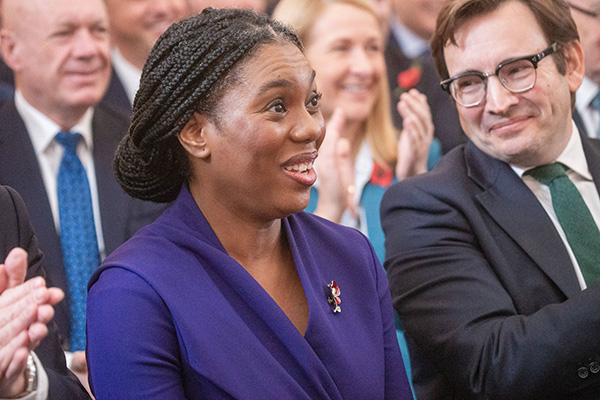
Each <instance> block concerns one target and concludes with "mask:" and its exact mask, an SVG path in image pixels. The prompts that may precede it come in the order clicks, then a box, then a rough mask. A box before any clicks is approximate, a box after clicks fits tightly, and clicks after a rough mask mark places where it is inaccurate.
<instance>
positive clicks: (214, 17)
mask: <svg viewBox="0 0 600 400" xmlns="http://www.w3.org/2000/svg"><path fill="white" fill-rule="evenodd" d="M278 41H279V42H281V43H286V42H287V43H292V44H294V45H296V46H297V47H298V48H299V49H300V50H301V51H302V45H301V44H300V41H299V40H298V38H297V36H296V35H295V34H294V33H293V32H292V31H291V30H290V28H288V27H286V26H284V25H283V24H281V23H279V22H277V21H274V20H270V19H269V17H268V16H266V15H259V14H256V13H254V12H253V11H250V10H241V9H222V10H214V9H211V8H207V9H205V10H204V11H202V13H201V14H198V15H195V16H192V17H189V18H187V19H183V20H181V21H180V22H178V23H176V24H173V25H172V26H171V27H169V29H167V31H166V32H165V33H164V34H163V35H162V36H161V37H160V38H159V39H158V41H157V42H156V44H155V45H154V47H153V49H152V51H151V52H150V55H149V56H148V59H147V60H146V64H145V65H144V69H143V71H142V77H141V80H140V87H139V89H138V92H137V94H136V96H135V100H134V102H133V117H132V122H131V125H130V127H129V131H128V133H127V135H126V136H125V137H124V138H123V140H122V141H121V143H120V144H119V147H118V149H117V153H116V156H115V159H114V164H113V168H114V172H115V176H116V179H117V181H118V182H119V184H120V185H121V186H122V187H123V189H124V190H125V191H126V192H127V193H129V194H130V195H131V196H133V197H137V198H140V199H143V200H151V201H155V202H170V201H173V200H174V199H175V198H176V197H177V194H178V193H179V191H180V189H181V187H182V185H183V184H184V183H186V182H187V180H188V179H189V177H190V175H191V167H190V162H189V160H188V156H187V152H186V151H185V149H184V148H183V146H181V144H180V143H179V140H178V139H177V135H178V134H179V132H181V130H182V129H183V127H184V126H185V125H186V124H187V122H188V121H189V120H190V119H191V118H192V117H193V114H194V112H199V113H201V114H204V115H208V116H211V117H213V115H212V113H213V112H214V110H215V108H216V105H217V103H218V101H219V100H220V99H221V98H222V95H223V94H224V92H225V91H226V90H227V89H228V88H229V87H231V86H233V85H235V84H236V79H235V77H234V76H235V73H236V71H237V70H238V69H239V68H240V67H241V65H242V64H243V63H242V61H245V60H248V59H249V58H250V56H251V55H252V54H254V53H256V50H257V49H258V48H259V47H260V46H261V45H264V44H269V43H275V42H278ZM223 117H224V118H226V116H223Z"/></svg>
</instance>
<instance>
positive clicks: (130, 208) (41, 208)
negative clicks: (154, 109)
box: [0, 100, 164, 346]
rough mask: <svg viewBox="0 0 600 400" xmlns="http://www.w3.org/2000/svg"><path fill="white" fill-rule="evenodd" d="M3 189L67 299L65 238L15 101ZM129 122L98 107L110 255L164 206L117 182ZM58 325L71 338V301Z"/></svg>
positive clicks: (6, 137)
mask: <svg viewBox="0 0 600 400" xmlns="http://www.w3.org/2000/svg"><path fill="white" fill-rule="evenodd" d="M0 121H2V123H1V124H0V160H2V161H1V162H0V184H4V185H8V186H11V187H13V188H15V189H16V190H17V191H18V192H19V193H20V195H21V196H22V197H23V200H24V201H25V205H26V206H27V209H28V210H29V214H30V216H31V221H32V223H33V227H34V229H35V232H36V235H37V237H38V240H39V243H40V248H41V249H42V251H43V252H44V255H45V268H46V272H47V274H48V280H49V282H50V283H51V284H52V286H58V287H60V288H61V289H63V290H64V291H65V293H68V290H67V280H66V276H65V269H64V265H63V259H62V250H61V245H60V236H59V235H58V233H57V232H56V228H55V225H54V219H53V218H52V211H51V209H50V202H49V201H48V196H47V194H46V189H45V187H44V182H43V180H42V175H41V172H40V168H39V164H38V162H37V159H36V155H35V152H34V149H33V145H32V144H31V140H30V139H29V135H28V134H27V131H26V128H25V124H24V123H23V120H22V119H21V117H20V116H19V114H18V112H17V109H16V107H15V104H14V101H12V100H7V101H5V102H4V103H2V104H1V105H0ZM127 126H128V120H127V118H126V117H124V116H122V115H121V114H119V113H117V112H115V111H113V110H112V109H110V108H108V107H105V106H102V105H100V106H98V107H97V108H96V111H95V113H94V117H93V120H92V130H93V137H94V150H93V156H94V166H95V169H96V182H97V185H98V200H99V204H100V216H101V219H102V232H103V235H104V245H105V249H106V254H109V253H111V252H112V251H113V250H114V249H116V248H117V247H118V246H119V245H120V244H122V243H123V242H124V241H125V240H127V239H129V238H130V237H131V236H132V235H133V234H134V233H135V232H136V231H137V230H138V229H139V228H141V227H143V226H145V225H147V224H149V223H150V222H152V221H154V219H155V218H156V217H157V216H158V215H159V214H160V213H161V212H162V210H163V209H164V206H163V205H159V204H155V203H149V202H144V201H141V200H137V199H133V198H132V197H130V196H128V195H127V194H126V193H125V192H124V191H123V189H121V187H120V186H119V184H118V183H117V181H116V180H115V178H114V176H113V172H112V161H113V157H114V154H115V150H116V148H117V145H118V143H119V141H120V140H121V138H122V137H123V135H124V134H125V132H126V130H127ZM55 309H56V315H55V321H56V323H57V325H58V328H59V331H60V332H61V334H62V335H63V341H62V343H63V346H67V343H68V337H69V326H70V322H69V307H68V296H67V298H65V300H64V301H62V302H60V303H59V304H58V305H57V306H56V307H55Z"/></svg>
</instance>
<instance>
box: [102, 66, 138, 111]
mask: <svg viewBox="0 0 600 400" xmlns="http://www.w3.org/2000/svg"><path fill="white" fill-rule="evenodd" d="M101 103H103V104H106V105H108V106H110V107H112V108H113V109H115V110H117V111H119V112H121V113H122V114H124V115H127V116H130V115H131V112H132V105H131V102H130V101H129V97H127V93H126V92H125V88H124V87H123V84H122V83H121V80H120V79H119V76H118V75H117V73H116V72H115V68H114V67H113V68H112V70H111V74H110V83H109V84H108V89H106V93H104V97H103V98H102V100H101Z"/></svg>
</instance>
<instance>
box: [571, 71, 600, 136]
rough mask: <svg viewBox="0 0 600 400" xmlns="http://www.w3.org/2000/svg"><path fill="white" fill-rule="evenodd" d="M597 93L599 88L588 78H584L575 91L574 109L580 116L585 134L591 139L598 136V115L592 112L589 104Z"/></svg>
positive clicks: (599, 116)
mask: <svg viewBox="0 0 600 400" xmlns="http://www.w3.org/2000/svg"><path fill="white" fill-rule="evenodd" d="M599 92H600V87H599V86H598V85H596V84H595V83H594V82H592V81H591V80H590V79H589V78H587V77H584V78H583V82H582V83H581V86H580V87H579V89H577V100H576V102H575V108H577V112H578V113H579V115H580V116H581V120H582V121H583V125H584V126H585V129H586V131H587V134H588V135H589V136H590V137H593V138H595V137H596V136H597V135H598V128H599V127H600V113H599V112H598V111H597V110H594V109H593V108H592V106H591V104H590V103H591V102H592V100H593V99H594V97H596V95H597V94H598V93H599Z"/></svg>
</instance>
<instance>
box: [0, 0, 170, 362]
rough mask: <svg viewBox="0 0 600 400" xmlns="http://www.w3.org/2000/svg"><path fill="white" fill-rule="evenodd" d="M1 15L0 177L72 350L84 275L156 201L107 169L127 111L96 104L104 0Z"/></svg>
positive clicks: (10, 6) (142, 221) (146, 218)
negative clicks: (58, 294) (22, 214)
mask: <svg viewBox="0 0 600 400" xmlns="http://www.w3.org/2000/svg"><path fill="white" fill-rule="evenodd" d="M2 15H3V29H2V31H1V46H2V55H3V58H4V60H5V61H6V63H7V65H8V66H9V67H10V68H11V69H12V70H13V72H14V76H15V88H16V92H15V96H14V99H11V100H8V101H6V102H4V103H2V105H0V120H1V121H2V124H0V160H2V162H1V163H0V183H2V184H6V185H9V186H12V187H13V188H15V189H17V191H18V192H19V193H20V194H21V195H22V197H23V200H24V201H25V204H26V206H27V208H28V210H30V214H31V220H32V223H33V226H34V228H35V231H36V233H37V236H38V239H39V242H40V248H41V250H42V251H43V252H44V254H45V257H46V270H47V279H48V281H49V283H50V284H51V285H53V286H57V287H59V288H61V289H62V290H63V291H64V292H65V294H66V297H65V300H64V301H63V302H61V303H59V304H57V305H56V316H55V321H56V323H57V325H58V327H59V332H60V334H61V336H62V344H63V346H64V347H65V348H66V349H69V350H71V351H74V352H79V351H81V350H84V348H85V299H86V284H87V280H88V279H89V276H90V275H91V273H92V271H93V270H94V269H95V268H96V267H97V266H98V265H99V263H100V260H101V259H102V258H103V257H104V256H106V255H107V254H108V253H110V252H112V251H113V250H114V249H115V248H116V247H117V246H119V245H120V244H121V243H123V242H124V241H125V240H127V239H128V238H129V237H130V236H131V235H132V234H133V233H134V232H135V231H137V229H139V228H140V227H142V226H144V225H146V224H148V223H149V222H151V221H152V220H153V219H154V217H156V216H157V214H158V213H159V212H160V210H161V209H162V207H159V206H157V205H154V204H150V203H144V202H141V201H137V200H134V199H132V198H131V197H129V196H127V195H126V194H125V193H124V192H123V190H122V189H121V188H120V187H119V185H118V184H117V182H116V180H115V179H114V177H113V174H112V158H113V154H114V152H115V149H116V147H117V145H118V143H119V141H120V139H121V138H122V136H123V135H124V134H125V132H126V130H127V127H128V117H127V116H124V115H121V114H120V113H119V112H117V111H115V110H113V109H111V108H109V107H107V106H103V105H99V104H98V102H99V101H100V99H101V98H102V96H103V95H104V92H105V91H106V88H107V85H108V82H109V78H110V71H111V67H110V44H109V36H110V32H109V23H108V17H107V11H106V8H105V4H104V1H102V0H86V1H79V0H47V1H38V0H4V1H3V2H2ZM81 355H82V353H78V358H76V359H75V360H81V359H82V358H81Z"/></svg>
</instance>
